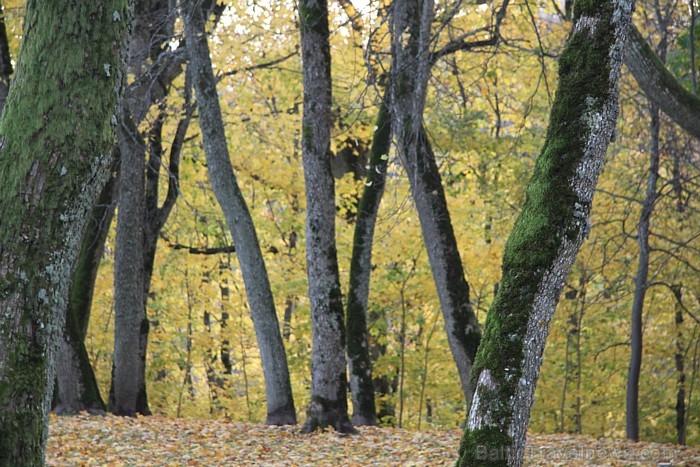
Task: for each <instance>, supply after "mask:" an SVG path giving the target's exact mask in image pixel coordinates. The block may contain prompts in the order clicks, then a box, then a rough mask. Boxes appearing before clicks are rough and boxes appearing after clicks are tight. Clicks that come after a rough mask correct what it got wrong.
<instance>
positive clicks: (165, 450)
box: [47, 415, 700, 467]
mask: <svg viewBox="0 0 700 467" xmlns="http://www.w3.org/2000/svg"><path fill="white" fill-rule="evenodd" d="M459 439H460V431H459V430H456V429H454V430H447V431H422V432H418V431H409V430H400V429H393V428H392V429H390V428H360V429H359V434H358V435H355V436H341V435H339V434H337V433H335V432H333V431H328V432H319V433H315V434H313V435H302V434H300V433H299V427H268V426H265V425H261V424H250V423H239V422H228V421H222V420H191V419H171V418H165V417H160V416H153V417H138V418H123V417H114V416H105V417H100V416H89V415H78V416H71V417H56V416H53V415H52V417H51V423H50V429H49V442H48V449H47V461H48V465H50V466H61V467H64V466H77V465H80V466H83V465H110V466H112V465H133V466H161V465H173V466H181V465H193V466H200V465H201V466H204V465H226V466H253V465H261V466H262V465H264V466H335V465H338V466H343V467H345V466H366V465H372V466H375V465H378V466H385V465H386V466H399V465H401V466H437V465H454V462H455V459H456V453H457V447H458V445H459ZM484 454H485V455H492V456H497V455H498V454H499V453H484ZM664 463H666V464H664ZM525 465H530V466H539V465H553V466H556V465H561V466H569V465H604V466H632V465H655V466H656V465H688V466H700V447H693V448H687V447H682V446H674V445H671V444H657V443H629V442H626V441H619V440H610V439H596V438H592V437H587V436H572V435H537V434H530V435H529V436H528V445H527V454H526V462H525Z"/></svg>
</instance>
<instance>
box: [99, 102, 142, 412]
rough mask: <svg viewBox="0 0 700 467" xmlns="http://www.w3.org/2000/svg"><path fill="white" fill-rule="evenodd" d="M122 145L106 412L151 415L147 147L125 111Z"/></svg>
mask: <svg viewBox="0 0 700 467" xmlns="http://www.w3.org/2000/svg"><path fill="white" fill-rule="evenodd" d="M117 135H118V139H119V146H120V155H121V162H120V166H121V169H120V172H121V173H120V178H119V180H120V183H119V213H118V216H117V237H116V247H115V258H114V356H113V366H112V389H111V391H110V395H109V405H110V411H111V412H112V413H114V414H116V415H126V416H134V415H136V414H137V413H140V414H143V415H150V413H151V412H150V409H149V408H148V398H147V395H146V345H147V340H148V329H149V322H148V318H147V317H146V300H145V297H144V264H143V258H144V254H143V244H144V219H145V214H144V203H143V200H144V183H145V180H144V174H145V170H146V163H145V145H144V142H143V140H142V139H141V138H140V135H139V133H138V130H137V129H136V124H135V123H134V121H133V120H132V117H131V115H130V114H129V113H127V111H124V112H123V113H122V116H121V119H120V125H119V128H118V129H117Z"/></svg>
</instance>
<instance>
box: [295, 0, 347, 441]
mask: <svg viewBox="0 0 700 467" xmlns="http://www.w3.org/2000/svg"><path fill="white" fill-rule="evenodd" d="M299 19H300V29H301V56H302V60H303V71H302V74H303V80H304V116H303V122H302V125H303V126H302V160H303V165H304V183H305V190H306V264H307V269H308V280H309V301H310V305H311V324H312V339H313V347H312V351H311V401H310V403H309V409H308V413H307V419H306V423H305V425H304V427H303V431H304V432H311V431H314V430H316V429H317V428H323V427H326V426H332V427H333V428H335V429H336V430H337V431H339V432H343V433H347V432H353V431H354V429H353V427H352V425H351V423H350V420H349V419H348V407H347V380H346V375H345V323H344V317H343V303H342V298H341V293H340V279H339V275H338V258H337V251H336V245H335V186H334V180H333V174H332V172H331V159H330V137H331V124H332V118H331V53H330V44H329V30H328V2H327V0H300V1H299Z"/></svg>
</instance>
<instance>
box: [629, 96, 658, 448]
mask: <svg viewBox="0 0 700 467" xmlns="http://www.w3.org/2000/svg"><path fill="white" fill-rule="evenodd" d="M650 127H651V128H650V133H651V151H650V155H649V179H648V180H647V190H646V195H645V196H644V202H643V204H642V212H641V214H640V215H639V224H638V225H637V243H638V245H639V260H638V264H637V275H636V277H635V279H634V298H633V301H632V312H631V320H630V323H631V328H630V352H631V353H630V364H629V370H628V372H627V398H626V415H627V418H626V435H627V439H631V440H633V441H639V375H640V373H641V370H642V346H643V343H642V328H643V323H642V319H643V312H644V298H645V296H646V291H647V276H648V274H649V251H650V248H649V229H650V221H651V214H652V212H653V210H654V203H655V202H656V196H657V195H656V181H657V180H658V178H659V109H658V107H656V105H654V104H652V105H651V125H650Z"/></svg>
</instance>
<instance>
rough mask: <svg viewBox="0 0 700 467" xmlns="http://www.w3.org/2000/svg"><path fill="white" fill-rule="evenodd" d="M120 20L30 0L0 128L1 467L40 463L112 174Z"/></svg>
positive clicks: (122, 14) (85, 8)
mask: <svg viewBox="0 0 700 467" xmlns="http://www.w3.org/2000/svg"><path fill="white" fill-rule="evenodd" d="M127 21H128V2H127V1H125V0H101V1H91V2H84V1H78V0H55V1H51V2H39V1H36V0H30V1H28V2H27V13H26V19H25V22H24V37H23V43H22V48H21V51H20V55H19V60H18V63H19V65H18V69H17V75H16V80H15V83H14V85H13V86H12V88H11V89H10V92H9V96H8V99H7V104H6V107H5V111H4V114H3V118H2V122H1V123H0V141H1V144H0V180H1V181H2V183H0V219H2V223H1V224H0V310H2V311H1V312H0V465H42V464H43V462H44V449H45V444H46V438H47V433H48V413H49V410H50V404H51V396H52V389H53V384H54V378H55V371H56V363H55V359H56V352H57V350H58V345H59V340H60V338H61V334H62V332H63V326H64V320H65V315H64V313H65V311H64V310H65V308H66V306H67V302H68V294H69V291H70V290H69V289H70V283H71V277H72V273H73V269H74V267H75V263H76V260H77V257H78V253H79V250H80V244H81V239H82V236H83V232H84V230H85V225H86V222H87V220H88V217H89V215H90V212H91V210H92V208H93V205H94V203H95V201H96V199H97V197H98V195H99V194H100V191H101V190H102V187H103V186H104V184H105V182H106V181H107V177H108V175H109V167H110V161H111V151H112V144H113V141H114V128H113V122H114V121H115V112H116V106H117V101H118V98H119V97H120V94H121V89H122V76H123V64H124V63H125V60H123V54H124V49H125V47H126V34H127ZM56 44H61V47H56Z"/></svg>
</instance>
